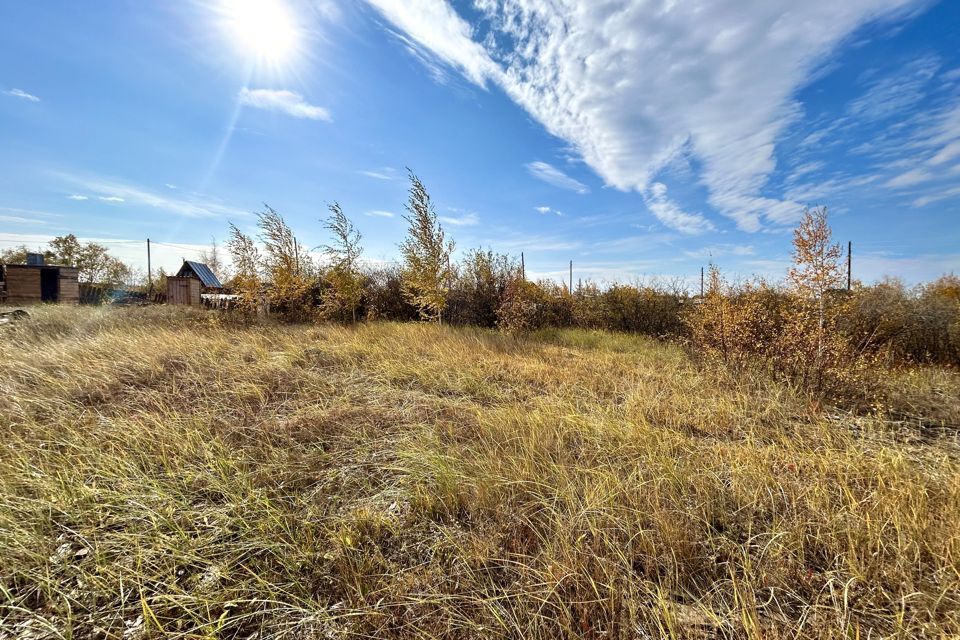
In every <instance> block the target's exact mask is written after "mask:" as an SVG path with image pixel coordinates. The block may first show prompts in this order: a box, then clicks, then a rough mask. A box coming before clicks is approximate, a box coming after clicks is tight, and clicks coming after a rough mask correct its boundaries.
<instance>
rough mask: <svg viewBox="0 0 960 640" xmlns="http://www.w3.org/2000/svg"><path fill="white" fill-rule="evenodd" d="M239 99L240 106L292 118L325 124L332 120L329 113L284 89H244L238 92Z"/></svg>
mask: <svg viewBox="0 0 960 640" xmlns="http://www.w3.org/2000/svg"><path fill="white" fill-rule="evenodd" d="M239 99H240V104H244V105H247V106H249V107H254V108H255V109H264V110H266V111H276V112H278V113H285V114H287V115H289V116H293V117H294V118H306V119H308V120H323V121H325V122H331V121H332V120H333V119H332V118H331V117H330V112H329V111H327V110H326V109H324V108H323V107H318V106H317V105H313V104H310V103H309V102H307V101H306V100H304V99H303V96H301V95H300V94H299V93H296V92H294V91H288V90H286V89H249V88H247V87H244V88H243V89H241V90H240V95H239Z"/></svg>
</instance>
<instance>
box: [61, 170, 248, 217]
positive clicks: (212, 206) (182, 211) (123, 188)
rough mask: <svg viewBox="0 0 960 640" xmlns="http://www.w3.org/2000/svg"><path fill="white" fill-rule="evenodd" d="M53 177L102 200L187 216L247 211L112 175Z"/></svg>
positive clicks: (238, 213)
mask: <svg viewBox="0 0 960 640" xmlns="http://www.w3.org/2000/svg"><path fill="white" fill-rule="evenodd" d="M53 176H54V177H56V178H58V179H60V180H62V181H63V182H65V183H68V184H70V185H72V186H74V187H77V188H79V189H82V190H84V191H88V192H92V193H99V194H102V195H99V196H97V197H98V199H100V200H103V201H104V202H125V203H127V204H128V205H131V206H146V207H150V208H154V209H160V210H162V211H166V212H167V213H172V214H176V215H181V216H187V217H228V216H232V217H242V216H246V215H249V212H247V211H244V210H242V209H237V208H235V207H230V206H227V205H224V204H223V203H221V202H219V201H218V200H216V199H215V198H210V197H203V196H199V195H191V196H185V197H172V196H170V195H168V194H165V193H164V194H161V193H157V192H155V191H152V190H150V189H146V188H144V187H140V186H137V185H132V184H129V183H126V182H122V181H120V180H116V179H113V178H101V177H90V176H80V175H74V174H69V173H54V174H53Z"/></svg>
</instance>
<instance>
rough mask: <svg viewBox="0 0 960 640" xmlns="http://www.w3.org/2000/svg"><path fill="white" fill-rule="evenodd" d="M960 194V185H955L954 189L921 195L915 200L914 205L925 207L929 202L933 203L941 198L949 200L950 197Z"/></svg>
mask: <svg viewBox="0 0 960 640" xmlns="http://www.w3.org/2000/svg"><path fill="white" fill-rule="evenodd" d="M958 196H960V187H954V188H952V189H945V190H942V191H935V192H934V193H931V194H928V195H925V196H920V197H919V198H917V199H916V200H914V201H913V206H915V207H925V206H927V205H928V204H933V203H934V202H940V201H941V200H949V199H950V198H955V197H958Z"/></svg>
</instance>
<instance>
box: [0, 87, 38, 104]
mask: <svg viewBox="0 0 960 640" xmlns="http://www.w3.org/2000/svg"><path fill="white" fill-rule="evenodd" d="M3 94H4V95H7V96H11V97H14V98H22V99H24V100H27V101H29V102H40V98H38V97H37V96H35V95H33V94H32V93H27V92H26V91H24V90H23V89H9V90H7V91H4V92H3Z"/></svg>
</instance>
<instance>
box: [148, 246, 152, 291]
mask: <svg viewBox="0 0 960 640" xmlns="http://www.w3.org/2000/svg"><path fill="white" fill-rule="evenodd" d="M150 267H151V265H150V238H147V283H148V291H147V293H148V294H150V293H153V270H152V269H151V268H150Z"/></svg>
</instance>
